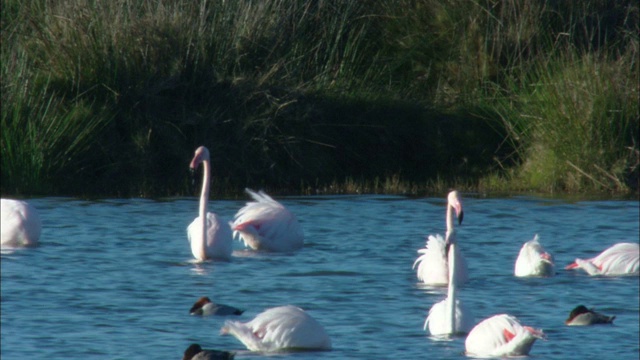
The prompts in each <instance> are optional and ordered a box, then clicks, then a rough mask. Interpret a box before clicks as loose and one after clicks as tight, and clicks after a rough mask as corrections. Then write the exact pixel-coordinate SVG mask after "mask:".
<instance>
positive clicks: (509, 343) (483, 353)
mask: <svg viewBox="0 0 640 360" xmlns="http://www.w3.org/2000/svg"><path fill="white" fill-rule="evenodd" d="M545 338H546V337H545V334H544V332H542V330H540V329H534V328H532V327H529V326H522V325H521V324H520V322H519V321H518V319H516V318H515V317H514V316H511V315H507V314H500V315H495V316H492V317H490V318H488V319H485V320H483V321H481V322H480V323H479V324H478V325H476V326H475V327H474V328H473V329H472V330H471V332H470V333H469V335H468V336H467V339H466V340H465V344H464V345H465V349H466V353H467V355H469V356H479V357H489V356H490V357H499V356H523V355H527V354H529V351H531V347H532V346H533V343H534V342H535V341H536V340H537V339H545Z"/></svg>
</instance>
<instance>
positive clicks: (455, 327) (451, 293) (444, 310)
mask: <svg viewBox="0 0 640 360" xmlns="http://www.w3.org/2000/svg"><path fill="white" fill-rule="evenodd" d="M446 242H447V243H448V244H449V259H448V265H449V287H448V291H447V298H446V299H444V300H442V301H440V302H438V303H436V304H434V305H433V306H432V307H431V309H430V310H429V315H428V316H427V319H426V320H425V322H424V329H425V330H426V329H427V327H428V329H429V333H431V335H436V336H440V335H455V334H461V333H465V334H466V333H468V332H469V330H471V328H472V327H473V318H472V316H471V315H470V313H469V310H468V309H467V308H466V307H465V306H463V304H462V303H461V302H460V300H459V299H457V298H456V260H457V259H456V256H457V254H458V253H457V252H456V247H457V246H456V239H455V231H454V230H452V231H448V232H447V241H446Z"/></svg>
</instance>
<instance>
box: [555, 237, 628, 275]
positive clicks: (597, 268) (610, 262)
mask: <svg viewBox="0 0 640 360" xmlns="http://www.w3.org/2000/svg"><path fill="white" fill-rule="evenodd" d="M577 268H580V269H582V270H584V271H586V272H587V274H589V275H605V276H617V275H638V274H640V245H638V244H637V243H617V244H615V245H613V246H612V247H610V248H608V249H606V250H605V251H603V252H601V253H600V254H599V255H598V256H596V257H594V258H591V259H587V260H583V259H576V261H575V262H574V263H572V264H569V265H567V266H566V267H565V269H566V270H572V269H577Z"/></svg>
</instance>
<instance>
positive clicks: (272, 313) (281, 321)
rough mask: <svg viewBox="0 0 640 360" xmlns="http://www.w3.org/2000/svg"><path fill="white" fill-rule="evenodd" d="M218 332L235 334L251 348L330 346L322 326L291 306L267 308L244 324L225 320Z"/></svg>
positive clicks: (264, 350) (267, 349)
mask: <svg viewBox="0 0 640 360" xmlns="http://www.w3.org/2000/svg"><path fill="white" fill-rule="evenodd" d="M220 333H221V334H222V335H227V334H230V335H233V336H235V337H236V338H237V339H238V340H240V341H241V342H242V343H243V344H244V345H245V346H246V347H247V349H249V350H251V351H262V352H272V351H280V350H329V349H331V339H330V338H329V335H327V333H326V332H325V330H324V328H323V327H322V325H320V323H318V322H317V321H316V320H315V319H314V318H312V317H311V316H309V314H307V313H306V312H305V311H304V310H302V309H300V308H298V307H296V306H293V305H286V306H280V307H275V308H270V309H267V310H265V311H264V312H262V313H260V314H258V315H257V316H256V317H255V318H254V319H253V320H251V321H249V322H246V323H241V322H239V321H229V320H228V321H226V322H225V325H224V327H222V329H221V331H220Z"/></svg>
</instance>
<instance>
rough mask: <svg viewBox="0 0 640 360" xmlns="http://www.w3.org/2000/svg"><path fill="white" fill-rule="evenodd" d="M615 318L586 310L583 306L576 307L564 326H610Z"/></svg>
mask: <svg viewBox="0 0 640 360" xmlns="http://www.w3.org/2000/svg"><path fill="white" fill-rule="evenodd" d="M615 318H616V317H615V316H607V315H603V314H600V313H597V312H595V311H594V310H593V309H587V308H586V306H584V305H578V306H576V307H575V308H574V309H573V310H571V313H570V314H569V317H568V318H567V320H565V322H564V323H565V324H566V325H569V326H585V325H594V324H611V323H613V319H615Z"/></svg>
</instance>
